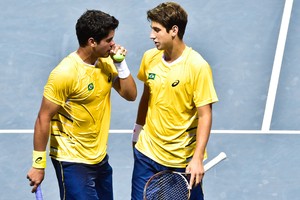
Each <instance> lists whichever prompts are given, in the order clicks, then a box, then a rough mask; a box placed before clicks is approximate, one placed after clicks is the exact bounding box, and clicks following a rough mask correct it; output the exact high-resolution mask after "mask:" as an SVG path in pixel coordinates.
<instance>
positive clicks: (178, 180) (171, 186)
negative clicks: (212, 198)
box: [146, 173, 189, 200]
mask: <svg viewBox="0 0 300 200" xmlns="http://www.w3.org/2000/svg"><path fill="white" fill-rule="evenodd" d="M188 197H189V189H188V183H187V181H186V179H185V178H184V177H183V176H181V175H180V174H176V173H166V174H161V175H159V176H156V177H154V178H153V179H152V180H151V181H150V182H149V185H148V187H147V189H146V199H147V200H177V199H178V200H185V199H188Z"/></svg>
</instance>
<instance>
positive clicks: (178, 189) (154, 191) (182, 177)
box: [144, 152, 226, 200]
mask: <svg viewBox="0 0 300 200" xmlns="http://www.w3.org/2000/svg"><path fill="white" fill-rule="evenodd" d="M225 158H226V154H225V153H224V152H221V153H220V154H219V155H217V156H216V157H215V158H213V159H212V160H211V161H209V162H208V163H207V164H205V165H204V171H205V172H207V171H208V170H209V169H211V168H212V167H213V166H215V165H216V164H218V163H219V162H221V161H222V160H224V159H225ZM188 175H189V174H187V173H180V172H174V171H171V170H165V171H161V172H158V173H156V174H154V175H153V176H152V177H151V178H150V179H149V180H148V181H147V183H146V185H145V188H144V200H174V199H180V200H188V199H189V198H190V188H189V182H188V180H187V176H188Z"/></svg>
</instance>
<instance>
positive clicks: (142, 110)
mask: <svg viewBox="0 0 300 200" xmlns="http://www.w3.org/2000/svg"><path fill="white" fill-rule="evenodd" d="M149 96H150V92H149V87H148V86H147V85H145V84H144V90H143V94H142V96H141V99H140V103H139V107H138V112H137V117H136V124H139V125H142V126H143V125H144V124H145V121H146V115H147V111H148V102H149ZM135 144H136V142H132V145H133V147H134V145H135Z"/></svg>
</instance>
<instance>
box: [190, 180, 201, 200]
mask: <svg viewBox="0 0 300 200" xmlns="http://www.w3.org/2000/svg"><path fill="white" fill-rule="evenodd" d="M203 199H204V196H203V191H202V184H199V185H197V186H196V187H194V188H193V189H192V191H191V198H190V200H203Z"/></svg>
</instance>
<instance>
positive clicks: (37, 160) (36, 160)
mask: <svg viewBox="0 0 300 200" xmlns="http://www.w3.org/2000/svg"><path fill="white" fill-rule="evenodd" d="M42 160H43V158H42V157H37V158H36V159H35V161H34V162H35V163H37V164H39V163H40V162H41V161H42Z"/></svg>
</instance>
